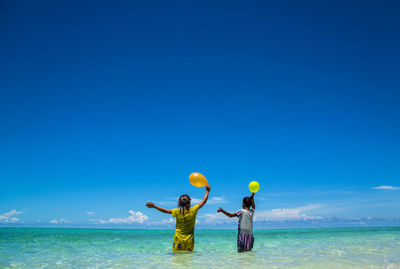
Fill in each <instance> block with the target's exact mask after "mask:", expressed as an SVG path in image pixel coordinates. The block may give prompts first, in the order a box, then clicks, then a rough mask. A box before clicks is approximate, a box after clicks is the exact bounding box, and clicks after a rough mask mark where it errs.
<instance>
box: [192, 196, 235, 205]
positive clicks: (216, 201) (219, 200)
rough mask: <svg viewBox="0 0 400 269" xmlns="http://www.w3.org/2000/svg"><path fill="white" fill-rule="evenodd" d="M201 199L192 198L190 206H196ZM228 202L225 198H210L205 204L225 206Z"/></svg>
mask: <svg viewBox="0 0 400 269" xmlns="http://www.w3.org/2000/svg"><path fill="white" fill-rule="evenodd" d="M202 200H203V199H198V198H192V204H193V205H194V204H198V203H200V202H201V201H202ZM227 202H228V201H226V200H225V197H211V198H209V199H208V200H207V204H209V205H215V204H226V203H227Z"/></svg>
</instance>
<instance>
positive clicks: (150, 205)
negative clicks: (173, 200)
mask: <svg viewBox="0 0 400 269" xmlns="http://www.w3.org/2000/svg"><path fill="white" fill-rule="evenodd" d="M146 206H147V207H148V208H155V209H157V210H158V211H161V212H163V213H167V214H172V210H171V209H166V208H163V207H160V206H156V205H155V204H154V203H153V202H147V203H146Z"/></svg>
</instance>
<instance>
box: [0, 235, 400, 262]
mask: <svg viewBox="0 0 400 269" xmlns="http://www.w3.org/2000/svg"><path fill="white" fill-rule="evenodd" d="M236 236H237V231H234V230H197V231H196V235H195V238H196V246H195V251H194V252H193V253H178V254H173V253H172V252H171V242H172V237H173V231H171V230H100V229H44V228H35V229H31V228H2V229H0V268H180V267H191V268H233V267H235V268H236V267H240V268H400V228H334V229H333V228H331V229H291V230H255V231H254V237H255V244H254V249H253V251H251V252H247V253H237V252H236Z"/></svg>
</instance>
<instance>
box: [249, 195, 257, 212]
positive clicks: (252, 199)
mask: <svg viewBox="0 0 400 269" xmlns="http://www.w3.org/2000/svg"><path fill="white" fill-rule="evenodd" d="M254 194H255V193H254V192H253V194H252V195H251V196H250V197H251V206H252V207H253V210H256V203H255V202H254Z"/></svg>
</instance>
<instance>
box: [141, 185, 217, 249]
mask: <svg viewBox="0 0 400 269" xmlns="http://www.w3.org/2000/svg"><path fill="white" fill-rule="evenodd" d="M210 190H211V187H210V185H207V186H206V194H205V195H204V198H203V200H202V201H201V202H200V203H199V204H198V205H195V206H192V207H190V201H191V199H190V197H189V195H187V194H183V195H181V197H179V199H178V206H179V208H174V209H165V208H162V207H160V206H156V205H155V204H154V203H153V202H147V203H146V206H147V207H148V208H155V209H157V210H158V211H161V212H163V213H167V214H172V216H173V217H175V218H176V225H175V235H174V240H173V244H172V250H173V251H174V252H176V251H193V249H194V226H195V223H196V215H197V211H199V209H200V208H202V207H203V206H204V205H205V204H206V203H207V200H208V195H209V193H210Z"/></svg>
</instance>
